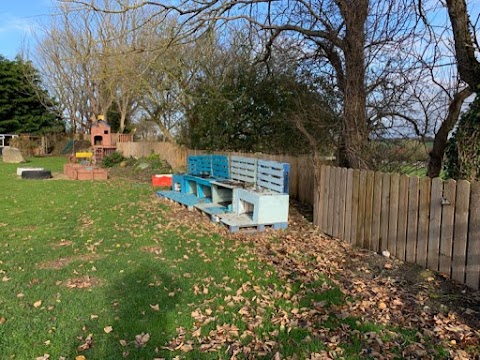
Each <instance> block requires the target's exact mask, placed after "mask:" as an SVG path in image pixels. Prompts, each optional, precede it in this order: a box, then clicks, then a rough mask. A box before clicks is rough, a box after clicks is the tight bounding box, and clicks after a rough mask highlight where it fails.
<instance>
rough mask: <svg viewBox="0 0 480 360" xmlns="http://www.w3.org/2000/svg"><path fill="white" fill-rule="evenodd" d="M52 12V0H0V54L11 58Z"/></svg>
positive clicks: (28, 40) (27, 43) (29, 41)
mask: <svg viewBox="0 0 480 360" xmlns="http://www.w3.org/2000/svg"><path fill="white" fill-rule="evenodd" d="M52 12H53V1H52V0H0V55H2V56H4V57H6V58H8V59H13V58H15V56H16V55H17V54H18V53H19V52H20V51H21V50H22V48H23V47H24V44H26V45H27V46H28V45H29V44H30V45H31V44H32V33H34V32H35V27H36V26H37V27H38V24H39V23H42V22H43V23H45V21H47V20H48V18H49V14H51V13H52Z"/></svg>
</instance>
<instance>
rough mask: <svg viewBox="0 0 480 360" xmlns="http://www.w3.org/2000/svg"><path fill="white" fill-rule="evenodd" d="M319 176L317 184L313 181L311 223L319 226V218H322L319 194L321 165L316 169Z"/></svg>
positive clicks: (320, 193) (321, 175)
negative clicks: (313, 200) (313, 198)
mask: <svg viewBox="0 0 480 360" xmlns="http://www.w3.org/2000/svg"><path fill="white" fill-rule="evenodd" d="M318 173H319V176H320V178H319V179H318V184H317V183H316V182H315V187H314V192H313V196H314V197H315V202H314V204H313V224H314V225H316V226H318V227H319V228H321V226H320V224H321V220H320V219H321V218H322V205H321V201H322V200H321V196H322V189H323V187H324V184H323V183H324V181H325V179H324V177H323V166H322V167H320V170H319V171H318Z"/></svg>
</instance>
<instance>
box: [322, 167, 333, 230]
mask: <svg viewBox="0 0 480 360" xmlns="http://www.w3.org/2000/svg"><path fill="white" fill-rule="evenodd" d="M330 170H331V167H330V166H325V188H324V189H323V200H322V204H323V210H322V213H323V219H322V231H323V232H324V233H327V231H328V212H329V211H330V210H329V208H328V198H329V197H330V194H329V192H330Z"/></svg>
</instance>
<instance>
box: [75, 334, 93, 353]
mask: <svg viewBox="0 0 480 360" xmlns="http://www.w3.org/2000/svg"><path fill="white" fill-rule="evenodd" d="M92 345H93V334H89V335H88V336H87V337H86V338H85V340H84V343H83V344H82V345H80V346H79V347H78V348H77V350H78V351H85V350H88V349H90V348H91V347H92Z"/></svg>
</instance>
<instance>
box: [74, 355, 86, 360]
mask: <svg viewBox="0 0 480 360" xmlns="http://www.w3.org/2000/svg"><path fill="white" fill-rule="evenodd" d="M75 360H87V358H86V357H85V356H83V355H78V356H75Z"/></svg>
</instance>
